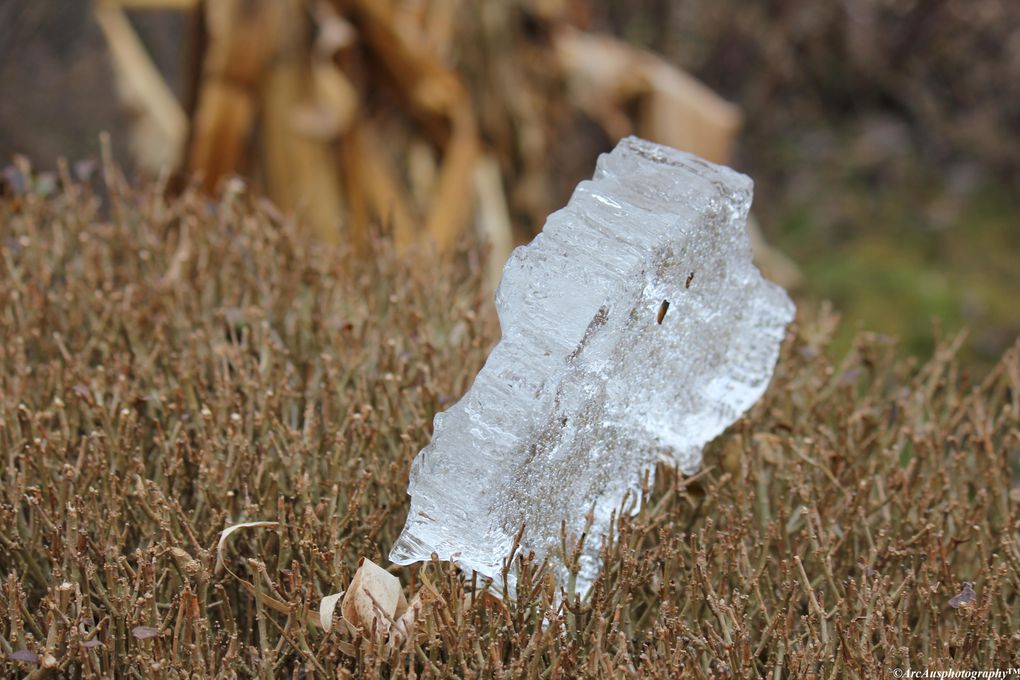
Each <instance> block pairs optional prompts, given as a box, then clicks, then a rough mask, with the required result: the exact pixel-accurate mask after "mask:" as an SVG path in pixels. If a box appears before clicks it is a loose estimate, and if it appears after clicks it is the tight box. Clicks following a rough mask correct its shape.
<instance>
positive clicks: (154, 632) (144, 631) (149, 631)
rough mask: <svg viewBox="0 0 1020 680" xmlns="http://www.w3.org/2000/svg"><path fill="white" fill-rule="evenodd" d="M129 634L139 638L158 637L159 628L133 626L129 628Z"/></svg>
mask: <svg viewBox="0 0 1020 680" xmlns="http://www.w3.org/2000/svg"><path fill="white" fill-rule="evenodd" d="M131 634H132V635H134V636H135V637H136V638H138V639H139V640H148V639H150V638H154V637H159V629H158V628H153V627H152V626H135V627H134V628H132V629H131Z"/></svg>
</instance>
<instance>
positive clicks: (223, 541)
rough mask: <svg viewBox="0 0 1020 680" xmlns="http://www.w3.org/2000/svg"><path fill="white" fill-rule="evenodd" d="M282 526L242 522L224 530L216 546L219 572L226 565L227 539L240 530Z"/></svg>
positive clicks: (268, 523)
mask: <svg viewBox="0 0 1020 680" xmlns="http://www.w3.org/2000/svg"><path fill="white" fill-rule="evenodd" d="M279 526H280V523H279V522H242V523H241V524H234V525H233V526H229V527H227V528H226V529H224V530H223V533H222V534H220V542H219V544H218V545H217V546H216V569H217V571H218V570H220V569H222V568H224V567H225V566H226V565H225V564H224V563H223V550H224V548H225V547H226V545H227V539H228V538H230V534H232V533H234V532H235V531H237V530H238V529H256V528H265V529H276V528H278V527H279Z"/></svg>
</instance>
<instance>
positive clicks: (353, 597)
mask: <svg viewBox="0 0 1020 680" xmlns="http://www.w3.org/2000/svg"><path fill="white" fill-rule="evenodd" d="M406 610H407V600H406V599H405V598H404V591H403V589H402V588H401V587H400V579H398V578H397V577H396V576H394V575H393V574H391V573H389V572H388V571H386V570H385V569H383V568H382V567H380V566H379V565H377V564H375V563H374V562H372V560H369V559H366V558H364V557H362V558H361V561H360V562H359V563H358V570H357V571H356V572H355V573H354V578H353V579H352V580H351V585H350V587H348V588H347V594H346V595H344V599H343V603H342V604H341V605H340V611H341V612H342V613H343V616H344V618H345V619H347V621H349V622H350V623H351V625H353V626H356V627H358V628H360V629H361V633H362V635H368V634H369V631H371V630H372V629H373V628H375V631H376V634H377V635H380V636H383V637H385V636H386V634H387V632H388V631H389V629H390V626H391V625H393V623H394V622H395V621H396V619H398V618H400V617H401V616H402V615H403V614H404V612H405V611H406Z"/></svg>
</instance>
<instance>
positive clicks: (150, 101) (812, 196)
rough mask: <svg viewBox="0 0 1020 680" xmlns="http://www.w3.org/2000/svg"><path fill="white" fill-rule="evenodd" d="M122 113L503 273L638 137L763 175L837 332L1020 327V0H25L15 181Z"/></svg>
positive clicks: (8, 82) (7, 118)
mask: <svg viewBox="0 0 1020 680" xmlns="http://www.w3.org/2000/svg"><path fill="white" fill-rule="evenodd" d="M103 130H106V131H109V132H110V133H111V136H112V149H113V151H114V154H115V156H116V158H117V160H118V161H119V162H120V163H121V165H122V167H123V168H124V170H125V174H126V175H127V176H128V177H129V178H131V179H135V178H141V177H144V176H150V177H155V178H159V179H160V181H165V182H166V183H167V187H168V191H170V192H173V191H175V190H179V189H180V188H181V187H182V186H184V184H185V183H186V182H188V181H191V180H188V179H187V178H198V180H197V181H199V182H200V183H201V186H202V188H203V189H204V190H206V191H208V192H210V194H215V192H217V191H219V190H220V189H221V188H222V186H223V183H224V182H225V181H227V180H229V179H230V178H233V177H235V176H238V177H242V178H244V180H245V181H246V182H247V183H248V184H250V185H252V186H253V187H254V188H255V189H256V190H257V191H258V192H260V193H264V194H265V195H266V196H268V198H269V199H270V200H271V201H272V204H273V205H274V206H276V207H277V208H278V209H279V210H281V211H283V212H285V213H288V214H294V215H296V216H297V217H298V219H300V220H301V221H302V223H303V224H306V225H307V228H308V230H309V233H310V237H315V238H321V239H323V240H326V241H332V242H340V241H350V242H353V243H354V244H356V245H357V244H359V243H364V242H366V240H367V239H368V234H369V233H371V231H372V229H375V228H380V227H381V228H382V229H384V230H385V231H386V233H387V234H388V235H389V237H391V238H393V239H394V240H395V241H396V242H397V244H398V245H399V246H400V247H402V248H406V249H418V248H421V249H422V250H421V257H437V256H441V254H442V253H443V252H452V251H455V250H456V248H457V246H458V244H460V243H463V242H464V241H465V240H471V239H480V240H482V241H485V242H486V243H487V244H488V246H489V247H490V248H491V251H492V253H493V254H494V255H493V266H492V267H491V271H490V279H491V278H493V277H495V276H497V275H498V265H499V264H501V262H500V259H501V258H503V257H505V255H506V254H507V253H508V252H509V249H510V248H511V247H512V246H513V245H515V244H517V243H521V242H524V241H527V240H528V239H529V238H530V237H531V236H532V235H533V234H534V233H536V232H537V230H539V229H540V228H541V226H542V223H543V222H544V218H545V216H546V215H547V214H548V213H549V212H550V211H552V210H554V209H556V208H558V207H560V206H561V205H563V203H564V202H565V201H566V199H567V197H568V196H569V195H570V192H571V190H572V189H573V187H574V185H575V184H576V183H577V182H578V181H579V180H581V179H584V178H586V177H589V176H590V175H591V172H592V169H593V165H594V161H595V158H596V157H597V155H598V154H599V153H601V152H604V151H607V150H609V149H611V148H612V146H613V145H614V144H615V142H616V140H617V139H619V137H621V136H623V135H627V134H639V135H641V136H644V137H647V138H650V139H653V140H655V141H659V142H663V143H667V144H671V145H673V146H677V147H680V148H683V149H686V150H689V151H693V152H695V153H698V154H700V155H702V156H704V157H706V158H709V159H710V160H714V161H717V162H723V163H728V164H730V165H732V166H734V167H736V168H737V169H739V170H741V171H742V172H745V173H747V174H749V175H751V176H752V177H753V178H754V180H755V183H756V189H755V202H754V208H753V211H754V214H755V222H756V225H757V226H756V230H757V236H758V240H759V242H758V249H757V251H758V259H759V262H760V264H761V265H762V267H763V268H764V269H765V270H766V272H767V273H768V274H769V275H770V276H772V277H773V278H775V279H777V280H779V281H780V282H781V283H783V284H784V285H786V286H787V287H789V288H791V289H793V291H794V293H795V296H796V297H797V298H798V300H799V301H800V303H801V305H802V307H804V308H805V309H808V310H810V309H811V308H813V307H816V306H817V305H820V304H823V302H824V301H827V300H828V301H831V302H832V303H833V305H834V306H835V308H836V309H837V310H839V311H840V312H841V313H842V314H843V316H844V319H845V320H846V322H845V323H844V324H843V326H842V330H841V331H840V333H841V336H840V342H839V343H837V347H841V348H844V349H845V348H846V347H847V346H848V345H849V342H850V340H851V338H852V337H853V335H854V333H855V332H856V331H857V330H858V329H860V328H866V329H869V330H874V331H877V332H881V333H886V334H890V335H895V336H898V337H899V338H901V340H902V344H903V346H904V347H905V349H906V350H907V351H910V352H915V353H919V354H924V353H926V352H928V351H930V349H931V346H932V332H933V319H936V318H937V319H939V320H940V321H939V322H938V324H939V326H940V328H941V329H942V330H941V331H940V332H952V331H955V330H957V329H959V328H962V327H969V328H970V329H971V336H970V341H969V343H968V346H969V349H968V350H967V354H966V357H967V359H968V361H970V362H971V365H972V366H973V368H974V370H976V371H977V372H979V373H980V372H983V371H984V370H986V369H987V368H988V366H989V365H990V364H991V362H993V361H994V360H995V359H996V358H997V356H998V355H999V354H1001V352H1002V351H1003V350H1004V349H1005V348H1007V347H1008V346H1009V345H1011V344H1012V343H1013V342H1014V341H1015V339H1016V337H1017V335H1018V334H1020V303H1018V298H1020V272H1018V265H1020V224H1018V220H1017V215H1018V214H1020V213H1018V208H1020V197H1018V191H1017V190H1018V188H1020V2H1016V0H1001V1H1000V0H970V1H968V2H962V1H960V0H841V1H832V2H819V1H818V0H771V1H769V2H761V3H747V2H743V1H741V0H629V1H628V2H609V1H608V0H500V1H497V0H482V1H471V0H433V1H431V2H426V1H424V0H117V1H115V0H108V1H104V2H94V3H90V2H86V1H84V0H81V1H76V2H66V0H2V1H0V159H2V160H3V163H4V164H7V163H9V162H11V163H14V166H10V167H9V168H8V170H7V171H5V177H6V180H5V182H6V187H7V188H6V189H5V190H7V191H12V190H17V189H18V188H19V186H16V185H23V184H24V183H23V182H21V181H20V180H18V179H17V178H16V177H15V176H14V175H16V174H17V172H19V171H18V170H12V169H11V168H13V167H17V168H21V170H24V169H25V168H26V167H27V165H26V164H27V162H29V161H30V162H31V164H32V167H33V169H34V170H33V172H34V173H35V174H37V175H39V176H45V175H46V174H47V173H49V172H51V171H53V170H54V169H55V168H56V167H57V161H58V159H59V158H66V159H68V161H70V162H71V164H72V165H71V167H72V168H73V169H74V170H75V171H77V172H79V173H80V174H82V175H85V174H87V173H88V169H89V167H90V166H89V163H88V160H89V159H97V158H98V157H99V155H100V148H99V133H100V131H103ZM18 155H20V156H21V157H20V158H19V156H18ZM79 161H85V162H79ZM12 173H13V174H12ZM34 186H35V187H36V189H37V190H45V187H46V186H47V184H46V183H45V182H37V183H36V184H35V185H34ZM20 188H21V189H24V186H20ZM426 242H427V243H429V244H431V245H429V246H428V247H427V248H425V247H424V246H423V244H424V243H426ZM766 243H767V244H768V245H765V244H766ZM426 253H429V254H426ZM809 313H810V311H809Z"/></svg>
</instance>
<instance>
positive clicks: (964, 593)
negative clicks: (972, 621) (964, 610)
mask: <svg viewBox="0 0 1020 680" xmlns="http://www.w3.org/2000/svg"><path fill="white" fill-rule="evenodd" d="M976 601H977V593H976V592H974V585H973V584H972V583H970V582H968V581H964V582H963V589H962V590H960V592H959V593H957V594H956V595H954V596H953V598H952V599H951V600H949V606H950V607H952V608H953V609H959V608H960V607H970V606H972V605H973V604H974V602H976Z"/></svg>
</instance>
